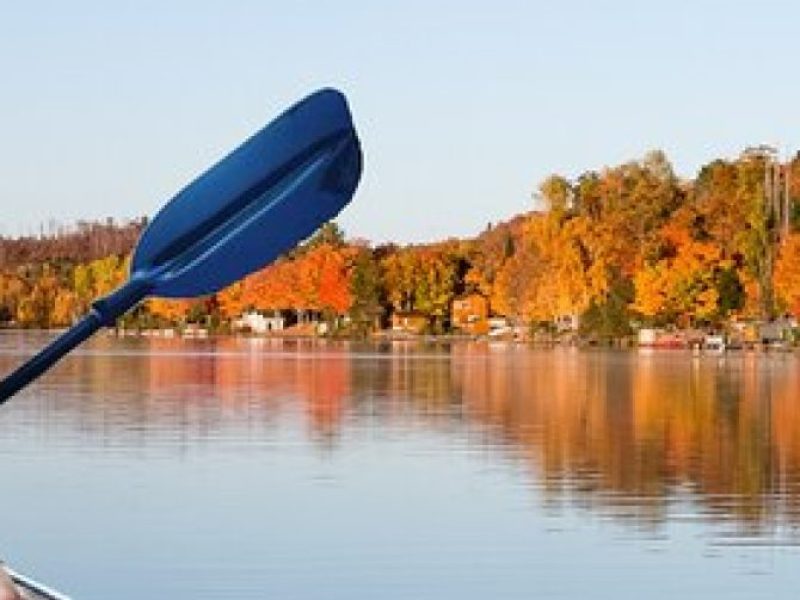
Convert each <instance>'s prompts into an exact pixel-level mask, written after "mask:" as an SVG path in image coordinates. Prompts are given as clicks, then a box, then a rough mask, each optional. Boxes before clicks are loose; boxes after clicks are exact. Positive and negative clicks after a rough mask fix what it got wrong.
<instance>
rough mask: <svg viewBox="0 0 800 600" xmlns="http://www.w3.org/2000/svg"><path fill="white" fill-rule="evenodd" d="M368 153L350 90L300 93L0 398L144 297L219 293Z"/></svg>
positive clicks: (148, 240)
mask: <svg viewBox="0 0 800 600" xmlns="http://www.w3.org/2000/svg"><path fill="white" fill-rule="evenodd" d="M361 166H362V156H361V148H360V145H359V142H358V137H357V136H356V132H355V129H354V127H353V122H352V119H351V116H350V111H349V110H348V108H347V102H346V100H345V98H344V96H343V95H342V94H341V93H339V92H337V91H335V90H331V89H324V90H321V91H319V92H316V93H314V94H312V95H310V96H308V97H307V98H305V99H303V100H301V101H300V102H298V103H297V104H295V105H294V106H292V107H291V108H289V109H288V110H287V111H286V112H284V113H283V114H282V115H280V116H279V117H278V118H277V119H275V120H274V121H272V122H271V123H270V124H269V125H267V126H266V127H265V128H264V129H262V130H261V131H259V132H258V133H256V134H255V135H254V136H253V137H251V138H250V139H249V140H247V141H246V142H244V143H243V144H242V145H241V146H239V147H238V148H237V149H236V150H234V151H233V152H231V153H230V154H229V155H228V156H226V157H225V158H223V159H222V160H221V161H220V162H218V163H217V164H216V165H214V166H213V167H211V168H210V169H209V170H208V171H206V172H205V173H203V174H202V175H200V177H198V178H197V179H195V180H194V181H193V182H192V183H190V184H189V185H188V186H186V187H185V188H184V189H183V190H181V191H180V192H179V193H178V194H177V195H176V196H175V197H174V198H172V200H170V201H169V202H168V203H167V204H166V205H165V206H164V207H163V208H162V209H161V211H160V212H159V213H158V214H157V215H156V217H155V219H153V221H152V222H151V223H150V225H149V226H148V227H147V229H145V231H144V233H143V234H142V237H141V238H140V239H139V242H138V244H137V246H136V249H135V250H134V254H133V259H132V261H131V273H130V278H129V280H128V282H127V283H125V284H124V285H122V286H121V287H119V288H118V289H116V290H115V291H113V292H112V293H111V294H109V295H108V296H105V297H104V298H100V299H99V300H96V301H95V302H94V303H93V304H92V309H91V310H90V311H89V314H87V315H86V316H85V317H83V318H82V319H81V320H80V321H79V322H78V323H76V324H75V325H74V326H73V327H72V328H71V329H69V330H67V331H66V332H64V333H63V334H62V335H61V336H59V337H58V338H56V339H55V340H54V341H53V342H52V343H51V344H50V345H49V346H47V347H46V348H44V349H43V350H41V351H40V352H39V353H38V354H37V355H36V356H34V357H33V358H31V359H30V360H29V361H27V362H26V363H25V364H23V365H22V366H20V367H19V368H18V369H17V370H16V371H14V372H13V373H12V374H11V375H9V376H8V377H6V379H4V380H3V381H2V383H0V403H2V402H5V401H6V400H7V399H8V398H10V397H11V396H12V395H14V394H15V393H17V392H18V391H19V390H20V389H22V388H23V387H25V386H26V385H27V384H28V383H30V382H31V381H33V380H34V379H36V378H37V377H38V376H39V375H41V374H42V373H44V372H45V371H46V370H47V369H48V368H49V367H51V366H52V365H53V364H54V363H55V362H56V361H57V360H59V359H60V358H61V357H62V356H64V355H65V354H66V353H67V352H69V351H70V350H72V349H73V348H74V347H75V346H77V345H78V344H80V343H81V342H82V341H83V340H85V339H86V338H88V337H89V336H91V335H92V334H93V333H94V332H95V331H97V330H98V329H99V328H100V327H103V326H109V325H112V324H113V323H114V322H115V321H116V319H117V318H118V317H120V316H121V315H122V314H124V313H125V312H126V311H127V310H129V309H130V308H132V307H133V306H135V305H136V304H137V303H139V302H140V301H141V300H143V299H144V298H145V297H147V296H160V297H164V298H191V297H195V296H201V295H205V294H211V293H213V292H216V291H218V290H220V289H222V288H223V287H225V286H226V285H228V284H230V283H233V282H234V281H236V280H238V279H240V278H242V277H244V276H245V275H247V274H248V273H252V272H253V271H255V270H257V269H259V268H261V267H263V266H265V265H267V264H268V263H270V262H272V261H273V260H275V259H276V258H277V257H278V256H279V255H280V254H282V253H284V252H286V251H287V250H290V249H291V248H293V247H294V246H295V245H296V244H298V243H299V242H300V241H302V240H303V239H305V238H307V237H308V236H310V235H311V234H312V233H313V232H314V230H316V229H317V227H319V226H320V225H321V224H323V223H324V222H325V221H328V220H330V219H332V218H333V217H334V216H335V215H337V214H338V213H339V211H340V210H341V209H342V208H343V207H344V206H345V205H346V204H347V203H348V202H349V201H350V199H351V198H352V196H353V193H354V192H355V190H356V186H357V185H358V181H359V178H360V177H361Z"/></svg>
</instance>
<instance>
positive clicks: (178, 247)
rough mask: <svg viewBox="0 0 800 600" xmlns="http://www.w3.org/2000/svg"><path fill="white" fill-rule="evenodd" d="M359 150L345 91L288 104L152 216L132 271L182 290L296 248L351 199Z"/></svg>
mask: <svg viewBox="0 0 800 600" xmlns="http://www.w3.org/2000/svg"><path fill="white" fill-rule="evenodd" d="M361 164H362V158H361V149H360V145H359V142H358V138H357V136H356V133H355V129H354V128H353V123H352V119H351V117H350V112H349V110H348V108H347V103H346V101H345V99H344V96H342V94H340V93H339V92H337V91H335V90H329V89H328V90H322V91H319V92H317V93H315V94H312V95H311V96H309V97H307V98H306V99H304V100H302V101H300V102H299V103H298V104H296V105H295V106H293V107H292V108H290V109H289V110H287V111H286V112H285V113H283V114H282V115H281V116H279V117H278V118H277V119H275V120H274V121H273V122H272V123H270V124H269V125H267V126H266V127H265V128H264V129H262V130H261V131H260V132H258V133H257V134H255V135H254V136H253V137H252V138H250V139H249V140H247V141H246V142H245V143H244V144H242V145H241V146H240V147H239V148H237V149H236V150H234V151H233V152H232V153H231V154H229V155H228V156H227V157H225V158H224V159H222V160H221V161H220V162H219V163H217V164H216V165H214V166H213V167H212V168H211V169H209V170H208V171H207V172H206V173H204V174H203V175H201V176H200V177H199V178H198V179H196V180H195V181H194V182H193V183H191V184H190V185H189V186H187V187H186V188H184V189H183V190H182V191H181V192H179V193H178V194H177V195H176V196H175V197H174V198H173V199H172V200H171V201H170V202H169V203H168V204H167V205H166V206H165V207H164V208H163V209H162V210H161V211H160V212H159V213H158V215H156V217H155V219H154V220H153V221H152V223H150V225H149V226H148V228H147V229H146V230H145V232H144V234H143V235H142V238H141V240H140V241H139V244H138V246H137V248H136V250H135V252H134V256H133V261H132V267H131V270H132V272H133V275H134V276H138V277H142V278H145V279H147V280H149V281H150V282H152V288H151V292H150V293H151V294H153V295H157V296H164V297H172V298H180V297H184V298H186V297H192V296H199V295H202V294H209V293H212V292H215V291H218V290H219V289H221V288H223V287H225V286H226V285H228V284H230V283H232V282H234V281H236V280H238V279H240V278H241V277H243V276H245V275H247V274H248V273H251V272H253V271H255V270H257V269H259V268H261V267H263V266H264V265H266V264H268V263H270V262H271V261H273V260H274V259H275V258H277V257H278V256H279V255H280V254H282V253H284V252H286V251H288V250H290V249H291V248H293V247H294V246H295V245H296V244H297V243H298V242H300V241H302V240H303V239H305V238H307V237H308V236H309V235H311V234H312V233H313V232H314V230H315V229H317V227H319V226H320V225H321V224H322V223H324V222H325V221H328V220H330V219H332V218H333V217H334V216H335V215H336V214H338V213H339V211H340V210H341V209H342V208H343V207H344V206H345V205H346V204H347V203H348V202H349V201H350V199H351V198H352V196H353V193H354V192H355V189H356V186H357V185H358V181H359V178H360V176H361Z"/></svg>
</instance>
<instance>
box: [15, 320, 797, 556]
mask: <svg viewBox="0 0 800 600" xmlns="http://www.w3.org/2000/svg"><path fill="white" fill-rule="evenodd" d="M15 340H16V341H15ZM2 344H3V345H2V348H0V350H2V354H0V368H1V369H3V370H7V369H8V368H9V367H10V366H11V365H12V364H13V363H14V362H16V361H17V360H18V359H19V356H18V352H19V349H20V345H19V342H18V340H17V339H16V338H14V337H9V336H4V337H3V339H2ZM34 345H35V343H34ZM798 392H800V370H798V363H797V359H796V358H795V357H794V356H793V355H784V354H780V355H763V354H754V353H743V354H734V355H728V356H723V357H710V356H692V355H690V354H684V353H650V354H647V353H636V352H605V351H603V352H601V351H596V352H591V351H590V352H584V351H577V350H567V349H565V350H531V349H528V348H524V347H515V346H505V345H491V344H486V343H464V344H455V345H452V346H449V345H438V346H437V345H431V346H421V345H418V344H412V343H393V344H389V343H387V344H383V345H365V344H357V343H347V342H340V343H333V342H331V343H325V342H310V341H280V340H236V339H220V340H202V341H200V340H198V341H191V342H188V341H182V340H169V339H148V340H139V339H137V340H116V339H111V338H105V339H103V338H100V339H98V340H96V341H95V342H94V343H93V345H91V346H89V347H88V348H87V349H86V350H85V351H84V352H82V353H79V354H76V355H75V356H73V357H72V358H71V359H70V360H68V361H65V362H64V363H63V364H61V365H60V366H59V367H58V369H57V370H56V371H55V372H54V373H53V374H52V375H51V376H49V377H48V378H47V379H46V380H44V381H43V382H42V383H41V384H40V385H39V386H38V387H36V388H32V389H31V390H28V391H26V392H25V394H24V395H25V398H24V399H17V400H15V402H13V403H12V404H10V405H9V409H8V410H10V411H13V412H14V413H15V417H13V418H10V421H11V422H14V423H17V425H16V427H15V429H13V430H7V431H6V432H5V433H6V436H5V437H6V439H8V438H9V437H11V438H13V437H14V436H19V437H20V438H21V437H24V436H28V435H30V434H31V431H36V432H38V433H37V434H36V435H38V436H41V442H42V443H44V444H45V445H46V444H51V445H53V444H55V445H58V444H66V445H70V444H82V445H87V446H93V447H102V448H117V449H119V450H120V451H130V452H139V451H142V450H143V449H145V450H146V449H148V448H150V449H154V450H155V451H157V452H176V451H177V452H186V451H189V450H190V449H191V448H193V447H195V446H197V445H198V444H200V445H202V444H203V443H227V444H231V445H233V446H235V444H236V443H237V440H240V439H242V438H243V437H244V438H247V439H248V440H250V444H249V445H250V446H252V445H253V444H252V440H253V439H263V440H264V441H263V443H264V444H268V441H269V436H268V435H265V434H267V433H268V432H269V431H270V430H272V429H274V428H276V427H278V426H279V423H278V416H279V415H282V414H286V413H290V414H296V415H298V416H299V417H301V418H302V419H303V420H304V422H305V424H306V428H305V429H306V432H307V434H308V436H309V437H310V439H312V440H314V442H315V443H317V444H319V447H320V448H322V449H323V450H325V451H328V452H336V450H337V448H339V447H342V446H345V445H346V444H347V443H348V432H349V431H353V430H358V429H365V428H371V429H373V430H375V431H377V432H382V431H386V432H390V431H391V430H393V429H395V430H407V429H409V428H429V429H431V428H432V429H434V430H436V431H442V432H445V433H447V432H457V434H458V435H459V436H461V437H462V438H463V439H464V440H466V443H467V445H468V446H469V448H470V449H472V450H477V451H485V452H489V453H491V454H492V457H493V460H499V461H512V462H513V463H515V464H518V465H520V466H521V467H522V468H523V470H524V472H525V473H526V474H527V475H526V477H527V483H528V485H530V486H531V487H535V488H536V489H537V491H539V492H540V495H541V496H542V497H543V498H544V499H545V503H546V505H547V506H548V507H550V508H553V509H558V508H559V507H561V506H565V505H569V506H578V507H583V508H585V509H587V510H590V511H594V512H600V513H602V514H603V515H606V516H611V517H613V518H615V519H620V520H622V521H626V522H630V523H632V524H634V525H636V526H641V527H645V528H651V527H658V526H659V524H662V523H664V522H667V521H668V520H670V519H673V520H674V519H680V518H692V519H695V518H699V519H704V520H707V521H709V522H720V523H723V524H729V525H731V526H732V530H731V535H734V536H735V537H736V538H737V539H739V540H741V539H743V538H746V537H750V538H758V537H762V538H763V537H768V536H773V537H774V536H777V535H780V536H782V538H783V541H784V542H792V541H794V540H795V539H796V537H797V531H796V528H797V526H798V524H800V518H799V517H800V476H799V475H800V403H798V397H800V394H799V393H798ZM76 433H77V434H78V435H76ZM687 506H689V507H691V508H686V507H687Z"/></svg>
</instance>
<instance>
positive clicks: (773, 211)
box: [750, 146, 791, 319]
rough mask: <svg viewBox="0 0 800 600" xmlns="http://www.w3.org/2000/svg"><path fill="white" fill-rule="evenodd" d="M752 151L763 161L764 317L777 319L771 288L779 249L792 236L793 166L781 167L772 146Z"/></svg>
mask: <svg viewBox="0 0 800 600" xmlns="http://www.w3.org/2000/svg"><path fill="white" fill-rule="evenodd" d="M750 152H752V153H753V154H755V153H756V152H757V153H758V155H759V156H760V157H761V158H763V160H764V216H765V220H766V232H765V233H766V240H765V247H764V263H763V266H762V269H761V273H760V277H759V279H760V281H759V287H760V288H761V316H762V318H764V319H771V318H773V317H774V316H775V293H774V290H773V285H772V277H773V271H774V268H775V259H776V255H777V252H778V246H780V245H781V244H783V243H785V242H786V240H787V238H788V237H789V226H790V217H791V215H790V211H791V202H790V198H789V175H790V173H789V170H790V167H791V163H786V164H785V165H784V164H781V162H780V160H779V158H778V152H777V150H776V149H775V148H772V147H770V146H759V147H758V148H756V149H751V150H750Z"/></svg>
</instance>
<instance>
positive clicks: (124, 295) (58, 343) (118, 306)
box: [0, 278, 149, 404]
mask: <svg viewBox="0 0 800 600" xmlns="http://www.w3.org/2000/svg"><path fill="white" fill-rule="evenodd" d="M148 290H149V285H148V284H147V283H146V282H145V281H143V280H141V279H137V278H133V279H131V281H129V282H128V283H126V284H125V285H123V286H122V287H120V288H119V289H117V290H116V291H114V292H112V293H111V294H109V295H108V296H106V297H104V298H101V299H100V300H97V301H96V302H94V303H93V304H92V310H91V311H89V314H87V315H86V316H85V317H83V318H82V319H81V320H80V321H78V322H77V323H76V324H75V325H73V326H72V327H71V328H70V329H68V330H67V331H65V332H64V333H62V334H61V335H60V336H58V337H57V338H56V339H55V340H53V341H52V342H50V344H49V345H47V346H45V347H44V348H43V349H42V350H40V351H39V353H38V354H36V355H35V356H33V357H32V358H31V359H29V360H28V361H26V362H25V363H24V364H22V365H21V366H20V367H18V368H17V369H16V370H15V371H14V372H13V373H11V374H10V375H9V376H8V377H6V378H5V379H4V380H3V381H2V382H0V404H2V403H4V402H5V401H6V400H8V399H9V398H10V397H11V396H13V395H14V394H16V393H17V392H18V391H20V390H21V389H22V388H24V387H25V386H26V385H28V384H29V383H30V382H31V381H33V380H34V379H36V378H37V377H39V376H40V375H41V374H42V373H44V372H45V371H46V370H47V369H49V368H50V367H52V366H53V365H54V364H55V363H56V362H58V361H59V360H60V359H61V358H62V357H63V356H64V355H65V354H66V353H67V352H69V351H70V350H72V349H73V348H74V347H75V346H77V345H78V344H80V343H81V342H82V341H84V340H85V339H87V338H89V337H90V336H91V335H92V334H93V333H94V332H95V331H97V330H98V329H100V328H101V327H103V326H107V325H111V324H113V323H114V321H116V319H117V317H119V316H120V315H122V314H124V313H125V312H126V311H127V310H128V309H129V308H131V307H132V306H134V305H135V304H137V303H138V302H139V301H140V300H142V299H143V298H144V297H145V296H146V295H147V292H148Z"/></svg>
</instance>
